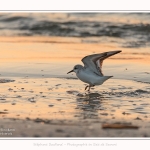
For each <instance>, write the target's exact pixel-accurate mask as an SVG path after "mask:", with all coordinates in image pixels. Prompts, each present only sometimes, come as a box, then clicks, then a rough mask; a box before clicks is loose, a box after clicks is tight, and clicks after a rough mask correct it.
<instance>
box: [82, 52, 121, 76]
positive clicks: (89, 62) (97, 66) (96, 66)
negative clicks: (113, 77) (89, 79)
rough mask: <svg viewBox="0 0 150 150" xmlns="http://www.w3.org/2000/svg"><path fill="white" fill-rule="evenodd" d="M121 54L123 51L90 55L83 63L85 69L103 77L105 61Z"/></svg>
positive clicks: (83, 59)
mask: <svg viewBox="0 0 150 150" xmlns="http://www.w3.org/2000/svg"><path fill="white" fill-rule="evenodd" d="M120 52H121V51H120V50H118V51H110V52H104V53H100V54H93V55H88V56H85V57H84V58H82V62H83V63H84V67H85V68H88V69H90V70H91V71H93V72H94V73H96V74H97V75H99V76H103V73H102V63H103V60H104V59H106V58H108V57H110V56H112V55H115V54H117V53H120Z"/></svg>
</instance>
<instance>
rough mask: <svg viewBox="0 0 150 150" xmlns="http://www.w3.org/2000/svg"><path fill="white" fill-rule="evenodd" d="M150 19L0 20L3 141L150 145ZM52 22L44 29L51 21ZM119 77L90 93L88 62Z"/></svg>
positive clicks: (12, 16)
mask: <svg viewBox="0 0 150 150" xmlns="http://www.w3.org/2000/svg"><path fill="white" fill-rule="evenodd" d="M148 18H149V14H147V13H146V14H145V15H144V14H141V15H139V14H107V13H106V14H86V15H85V14H73V13H70V14H69V13H68V14H65V13H56V14H55V13H54V14H52V13H49V14H42V13H41V14H40V13H39V14H36V13H33V14H32V13H31V14H28V13H24V14H21V13H20V14H19V13H18V14H17V13H16V14H13V13H12V14H11V13H10V14H7V13H6V14H5V15H4V14H3V13H1V14H0V21H1V23H0V30H1V32H0V54H1V55H0V89H1V90H0V137H51V138H52V137H87V138H88V137H106V138H110V137H143V138H145V137H150V133H149V130H150V67H149V66H150V44H149V38H150V37H149V24H150V20H149V19H148ZM45 20H46V21H45ZM115 50H121V51H122V52H121V53H119V54H116V55H114V56H111V57H109V58H108V59H106V60H104V62H103V66H102V72H103V74H104V75H106V76H113V77H112V78H110V79H109V80H107V81H106V82H104V83H103V85H100V86H95V87H92V88H91V91H90V93H89V92H88V91H85V86H86V85H87V84H86V83H83V82H82V81H80V80H79V79H78V78H77V77H76V75H75V73H71V74H67V72H68V71H70V70H72V69H73V67H74V66H75V65H76V64H81V65H83V63H82V61H81V59H82V58H83V57H85V56H87V55H91V54H96V53H103V52H107V51H115Z"/></svg>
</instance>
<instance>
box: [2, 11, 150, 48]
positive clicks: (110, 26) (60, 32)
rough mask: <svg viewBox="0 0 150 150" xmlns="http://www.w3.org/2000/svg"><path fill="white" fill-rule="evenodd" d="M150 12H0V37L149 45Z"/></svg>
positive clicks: (124, 46) (123, 45)
mask: <svg viewBox="0 0 150 150" xmlns="http://www.w3.org/2000/svg"><path fill="white" fill-rule="evenodd" d="M149 33H150V13H0V36H61V37H88V40H82V42H86V43H101V42H107V43H113V44H118V46H119V47H123V48H141V47H149V46H150V42H149V41H150V34H149Z"/></svg>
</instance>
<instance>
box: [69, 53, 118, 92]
mask: <svg viewBox="0 0 150 150" xmlns="http://www.w3.org/2000/svg"><path fill="white" fill-rule="evenodd" d="M120 52H121V51H120V50H118V51H109V52H104V53H100V54H93V55H88V56H85V57H84V58H82V62H83V63H84V66H82V65H75V66H74V68H73V70H71V71H69V72H68V73H71V72H75V73H76V76H77V77H78V78H79V79H80V80H81V81H83V82H85V83H88V84H89V85H87V86H86V87H85V90H86V89H87V88H88V87H89V88H88V91H90V88H91V87H93V86H95V85H101V84H103V83H104V82H105V81H106V80H108V79H109V78H111V77H113V76H104V75H103V73H102V64H103V60H104V59H106V58H108V57H110V56H112V55H115V54H117V53H120ZM68 73H67V74H68Z"/></svg>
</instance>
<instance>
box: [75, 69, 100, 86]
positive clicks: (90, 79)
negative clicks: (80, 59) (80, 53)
mask: <svg viewBox="0 0 150 150" xmlns="http://www.w3.org/2000/svg"><path fill="white" fill-rule="evenodd" d="M76 75H77V77H78V78H79V79H80V80H81V81H83V82H85V83H88V84H90V85H100V84H102V83H103V77H101V76H98V75H97V74H95V73H93V72H91V71H89V70H79V71H78V72H77V73H76Z"/></svg>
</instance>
